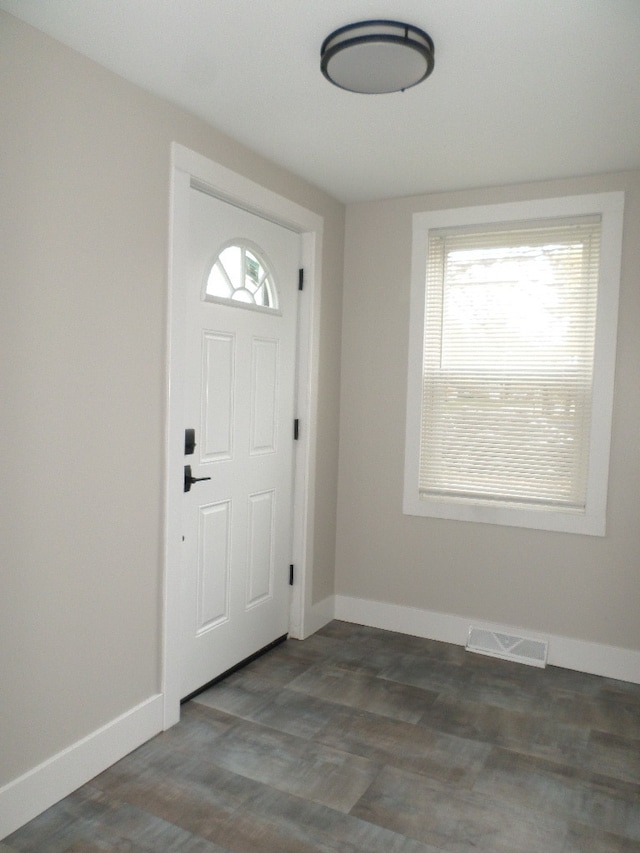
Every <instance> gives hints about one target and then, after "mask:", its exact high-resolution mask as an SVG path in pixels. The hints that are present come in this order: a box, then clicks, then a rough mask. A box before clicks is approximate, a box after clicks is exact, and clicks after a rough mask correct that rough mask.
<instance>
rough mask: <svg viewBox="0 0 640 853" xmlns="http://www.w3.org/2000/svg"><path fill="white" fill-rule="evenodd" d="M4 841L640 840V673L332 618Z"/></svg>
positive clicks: (382, 851)
mask: <svg viewBox="0 0 640 853" xmlns="http://www.w3.org/2000/svg"><path fill="white" fill-rule="evenodd" d="M0 851H2V853H9V851H10V853H16V852H17V851H20V853H27V851H28V853H98V851H117V853H164V851H167V853H222V851H234V853H245V851H251V853H253V851H261V853H271V851H274V853H275V851H277V853H311V852H312V851H339V853H356V851H365V853H438V851H447V853H470V851H474V853H622V851H624V853H630V851H640V685H634V684H629V683H625V682H620V681H614V680H610V679H605V678H598V677H595V676H589V675H584V674H581V673H577V672H572V671H569V670H563V669H558V668H556V667H547V669H544V670H542V669H535V668H531V667H527V666H523V665H521V664H515V663H511V662H505V661H499V660H495V659H492V658H488V657H482V656H479V655H473V654H470V653H468V652H465V651H464V650H463V649H462V648H460V647H458V646H451V645H447V644H444V643H437V642H433V641H429V640H422V639H417V638H415V637H409V636H405V635H402V634H394V633H390V632H387V631H380V630H377V629H373V628H365V627H361V626H357V625H349V624H346V623H342V622H332V623H331V624H330V625H328V626H326V628H324V629H323V630H322V631H320V632H319V633H318V634H316V635H314V636H313V637H310V638H309V639H308V640H306V641H304V642H297V641H295V640H290V641H287V642H286V643H284V644H283V645H281V646H279V647H277V648H276V649H274V650H272V651H271V652H269V653H267V654H266V655H265V656H263V657H262V658H260V659H258V660H256V661H254V662H253V663H252V664H250V665H249V666H248V667H246V668H245V669H243V670H241V671H239V672H237V673H235V674H234V675H232V676H230V677H229V678H228V679H226V680H225V681H223V682H221V683H220V684H218V685H216V686H215V687H213V688H211V689H209V690H208V691H206V692H205V693H203V694H201V695H200V696H198V697H197V698H196V699H195V700H192V701H191V702H189V703H188V704H186V705H185V706H184V707H183V709H182V720H181V722H180V723H179V724H178V725H177V726H175V727H174V728H172V729H171V730H169V731H167V732H165V733H163V734H161V735H159V736H158V737H156V738H154V739H153V740H151V741H150V742H149V743H147V744H145V745H144V746H142V747H140V749H138V750H136V751H135V752H133V753H132V754H131V755H129V756H127V757H126V758H124V759H123V760H122V761H120V762H118V763H117V764H115V765H114V766H113V767H111V768H110V769H109V770H107V771H106V772H105V773H102V774H101V775H100V776H98V777H97V778H95V779H93V780H92V781H91V782H90V783H89V784H87V785H85V786H84V787H82V788H80V789H79V790H78V791H76V792H75V793H74V794H72V795H71V796H69V797H67V798H66V799H65V800H63V801H62V802H60V803H59V804H57V805H56V806H54V807H53V808H51V809H49V810H48V811H47V812H45V813H44V814H42V815H41V816H40V817H38V818H36V819H35V820H33V821H31V823H29V824H27V825H26V826H25V827H23V828H22V829H20V830H19V831H18V832H16V833H14V834H13V835H11V836H9V837H8V838H7V839H5V841H4V844H2V843H0Z"/></svg>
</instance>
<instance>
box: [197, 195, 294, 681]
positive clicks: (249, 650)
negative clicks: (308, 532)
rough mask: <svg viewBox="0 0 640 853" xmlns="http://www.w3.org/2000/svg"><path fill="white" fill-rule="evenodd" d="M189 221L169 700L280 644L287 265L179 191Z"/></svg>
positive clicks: (274, 247)
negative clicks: (177, 578)
mask: <svg viewBox="0 0 640 853" xmlns="http://www.w3.org/2000/svg"><path fill="white" fill-rule="evenodd" d="M189 208H190V211H189V215H190V219H189V235H190V237H189V239H190V251H189V275H188V281H189V285H188V293H187V306H186V317H187V343H186V347H187V352H186V386H185V401H186V411H185V427H187V428H190V429H192V430H194V432H195V444H196V446H195V452H194V453H192V454H189V455H185V457H184V464H185V466H190V469H191V470H190V474H191V476H192V478H210V479H202V480H200V479H198V480H196V481H195V482H193V483H191V482H187V486H190V488H189V491H185V493H184V504H183V510H184V511H183V531H184V543H183V555H184V560H183V568H182V591H181V617H182V618H181V621H182V631H181V635H182V643H181V645H182V649H181V657H182V664H181V695H182V696H183V697H184V696H188V695H190V694H191V693H193V692H194V691H196V690H198V689H199V688H200V687H202V686H203V685H205V684H207V683H208V682H209V681H211V680H212V679H214V678H216V677H217V676H218V675H220V674H222V673H224V672H226V671H227V670H228V669H230V668H232V667H233V666H235V665H236V664H238V663H239V662H241V661H243V660H244V659H245V658H247V657H250V656H251V655H252V654H254V653H255V652H256V651H259V650H260V649H262V648H264V647H265V646H267V645H269V644H270V643H271V642H273V641H274V640H276V639H278V638H280V637H282V636H283V635H285V634H286V633H287V630H288V624H289V564H290V562H291V519H292V481H293V419H294V380H295V356H296V327H297V313H298V312H297V296H298V290H297V279H298V267H299V263H300V238H299V235H297V234H295V233H293V232H292V231H290V230H288V229H286V228H284V227H282V226H280V225H276V224H274V223H273V222H269V221H267V220H266V219H263V218H261V217H258V216H255V215H253V214H251V213H248V212H247V211H245V210H242V209H240V208H238V207H235V206H233V205H231V204H228V203H226V202H223V201H221V200H219V199H216V198H213V197H212V196H210V195H208V194H206V193H204V192H200V191H199V190H197V189H193V188H192V189H191V190H190V202H189ZM185 472H186V474H188V473H189V471H188V469H187V468H185ZM187 486H185V488H187Z"/></svg>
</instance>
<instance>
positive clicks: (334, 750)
mask: <svg viewBox="0 0 640 853" xmlns="http://www.w3.org/2000/svg"><path fill="white" fill-rule="evenodd" d="M243 722H246V723H249V724H250V725H251V726H253V727H255V728H257V729H260V730H262V731H265V732H266V733H267V734H275V735H279V736H281V737H283V738H286V739H287V740H292V741H295V742H299V743H300V744H302V745H304V746H316V747H321V748H322V749H323V750H328V751H329V752H330V753H331V754H334V755H336V756H344V757H345V758H347V759H355V760H357V761H358V762H361V761H365V762H367V763H368V764H370V765H372V766H374V767H377V768H378V770H376V775H377V773H378V772H379V768H380V765H381V762H380V761H379V760H375V759H372V758H368V757H366V756H364V757H363V756H360V755H358V754H357V753H351V752H348V751H347V750H344V749H340V748H338V747H335V746H330V745H327V744H323V743H318V742H316V741H314V740H313V739H312V738H304V737H301V736H300V735H296V734H292V733H290V732H283V731H282V730H281V729H274V728H272V727H270V726H268V725H266V724H264V723H259V722H254V721H253V720H248V721H243ZM211 763H212V764H214V765H215V766H216V767H217V768H219V769H221V770H225V771H227V772H230V773H235V775H237V776H240V777H241V778H243V779H250V780H251V781H254V782H256V783H258V784H262V785H265V784H266V783H264V782H261V780H259V779H255V777H253V776H249V775H246V774H244V773H238V772H237V771H235V770H229V768H228V767H226V766H225V765H222V764H218V763H217V762H216V760H215V755H213V756H212V757H211ZM267 787H269V785H267ZM271 787H273V788H275V789H276V790H280V791H284V792H285V793H290V792H289V791H288V789H286V788H279V787H278V786H276V785H275V784H273V785H271ZM301 799H308V798H306V797H301ZM312 801H313V802H319V803H320V804H321V805H326V803H323V802H322V801H320V800H312Z"/></svg>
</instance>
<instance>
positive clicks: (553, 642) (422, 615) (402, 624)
mask: <svg viewBox="0 0 640 853" xmlns="http://www.w3.org/2000/svg"><path fill="white" fill-rule="evenodd" d="M334 612H335V618H336V619H342V620H343V621H344V622H355V623H356V624H358V625H369V626H371V627H372V628H383V629H385V630H387V631H397V632H399V633H401V634H412V635H413V636H415V637H426V638H427V639H429V640H440V641H442V642H445V643H454V644H455V645H459V646H464V645H465V643H466V641H467V634H468V632H469V627H470V625H472V624H473V625H476V626H479V627H484V628H488V629H489V630H491V631H499V632H502V633H507V634H508V633H516V634H524V635H526V636H527V637H532V638H535V639H540V640H547V641H548V643H549V652H548V657H547V663H549V664H551V665H553V666H561V667H564V668H565V669H575V670H578V671H580V672H587V673H590V674H592V675H602V676H605V677H607V678H617V679H620V680H621V681H632V682H634V683H635V684H640V651H637V650H634V649H621V648H618V647H616V646H607V645H603V644H600V643H591V642H587V641H586V640H573V639H571V638H569V637H559V636H555V635H553V634H544V633H541V632H539V631H531V630H530V629H529V628H522V627H521V626H517V625H498V624H496V623H495V622H487V621H485V620H483V619H469V618H466V617H463V616H454V615H452V614H450V613H437V612H436V611H431V610H419V609H418V608H417V607H404V606H402V605H399V604H385V603H384V602H381V601H367V600H366V599H363V598H351V597H349V596H346V595H336V596H335V611H334Z"/></svg>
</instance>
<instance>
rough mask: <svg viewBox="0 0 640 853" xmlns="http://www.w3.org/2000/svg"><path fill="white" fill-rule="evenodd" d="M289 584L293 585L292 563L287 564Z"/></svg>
mask: <svg viewBox="0 0 640 853" xmlns="http://www.w3.org/2000/svg"><path fill="white" fill-rule="evenodd" d="M289 586H293V563H291V565H290V566H289Z"/></svg>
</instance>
